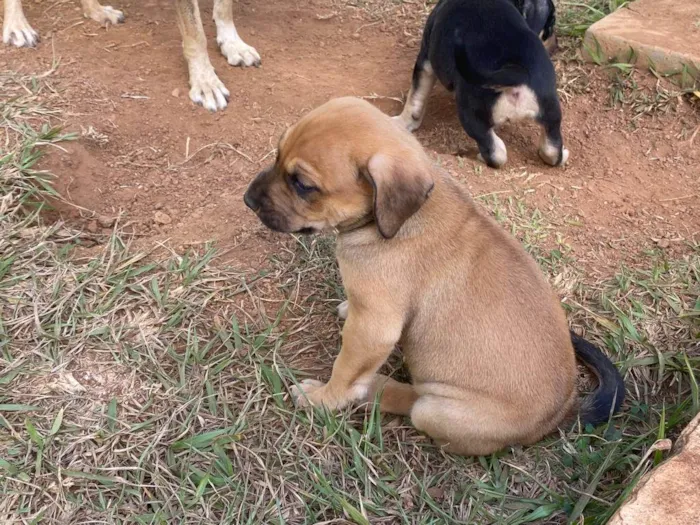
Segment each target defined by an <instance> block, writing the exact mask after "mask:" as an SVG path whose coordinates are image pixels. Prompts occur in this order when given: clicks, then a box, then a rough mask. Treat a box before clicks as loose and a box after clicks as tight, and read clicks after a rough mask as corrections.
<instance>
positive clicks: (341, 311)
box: [338, 301, 350, 320]
mask: <svg viewBox="0 0 700 525" xmlns="http://www.w3.org/2000/svg"><path fill="white" fill-rule="evenodd" d="M349 308H350V303H348V302H347V301H343V302H342V303H340V304H339V305H338V317H340V318H341V319H343V320H345V319H347V318H348V309H349Z"/></svg>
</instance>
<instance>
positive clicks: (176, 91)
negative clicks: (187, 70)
mask: <svg viewBox="0 0 700 525" xmlns="http://www.w3.org/2000/svg"><path fill="white" fill-rule="evenodd" d="M170 94H171V95H172V96H174V97H175V98H177V97H179V96H180V88H175V89H173V92H172V93H170Z"/></svg>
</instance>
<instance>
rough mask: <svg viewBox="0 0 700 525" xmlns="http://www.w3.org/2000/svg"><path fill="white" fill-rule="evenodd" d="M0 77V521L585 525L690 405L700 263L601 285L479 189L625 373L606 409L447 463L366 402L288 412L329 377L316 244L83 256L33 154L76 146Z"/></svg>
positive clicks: (327, 277)
mask: <svg viewBox="0 0 700 525" xmlns="http://www.w3.org/2000/svg"><path fill="white" fill-rule="evenodd" d="M1 81H2V84H1V85H0V93H2V94H4V95H3V96H4V97H5V98H3V99H2V101H0V104H2V105H1V106H0V110H1V111H2V113H1V114H2V115H3V118H4V120H3V123H2V125H3V128H4V131H5V132H6V134H7V137H8V139H7V141H6V142H5V143H4V144H3V146H2V147H3V148H4V149H3V151H2V154H1V155H0V158H1V159H2V161H1V162H0V184H1V185H2V197H1V198H0V429H1V430H0V472H1V473H2V475H1V476H0V492H1V493H2V498H0V521H1V522H2V523H40V522H41V523H55V524H61V525H66V524H72V523H85V522H90V521H92V522H107V523H119V524H134V523H137V524H179V523H182V524H195V523H197V524H198V523H236V524H238V523H241V524H244V523H250V524H258V523H279V524H302V523H317V522H328V521H333V520H336V521H341V520H344V521H345V522H350V523H361V524H362V523H405V524H409V523H410V524H426V525H427V524H434V523H502V524H508V525H513V524H523V523H567V522H568V521H570V520H574V519H575V520H583V522H585V523H592V524H597V523H600V524H602V523H604V522H605V520H606V518H607V517H609V516H610V515H611V514H612V513H613V512H614V510H615V509H616V508H617V506H618V505H619V504H620V502H621V501H622V499H623V498H624V496H625V495H626V494H627V493H628V492H629V490H630V489H631V488H632V487H633V486H634V484H635V483H636V482H637V480H638V479H639V477H640V476H641V475H642V474H643V473H644V472H646V471H647V470H648V469H649V468H650V467H651V466H652V465H653V464H654V463H655V462H658V460H659V459H662V457H663V456H661V457H659V455H657V454H654V455H651V456H650V455H648V454H647V451H649V450H650V447H652V445H653V444H654V442H655V441H656V440H657V439H659V438H666V437H670V438H673V437H674V436H675V435H676V434H677V433H678V431H679V429H680V428H681V426H682V425H683V424H684V423H685V422H686V421H688V420H689V419H690V417H692V415H693V414H694V413H695V412H696V411H697V410H698V404H699V401H698V386H697V385H698V383H697V381H698V372H697V371H698V368H699V367H700V349H699V347H698V338H699V337H700V324H699V323H700V300H699V299H698V297H700V286H699V282H700V250H699V249H698V248H697V247H693V248H692V249H691V250H690V253H689V255H688V256H687V257H686V258H684V259H681V260H673V261H667V260H664V259H662V258H660V256H659V255H655V256H653V257H649V258H648V259H646V262H647V263H648V264H647V265H646V269H641V270H640V269H639V268H636V269H622V270H621V271H620V272H619V273H618V274H617V275H615V276H614V277H612V278H610V279H607V280H604V281H600V280H598V279H595V278H592V277H588V276H587V274H586V272H585V271H584V270H583V269H581V268H578V267H577V265H576V260H575V258H574V257H573V253H572V252H571V249H570V248H569V247H568V246H567V244H566V242H565V240H564V239H562V238H561V237H560V236H559V234H558V232H557V226H556V225H554V224H552V223H551V221H550V220H549V218H548V216H547V214H546V213H545V212H542V211H540V210H536V209H531V208H528V207H527V206H526V205H525V204H524V203H523V201H521V200H518V199H496V198H493V197H485V198H483V199H481V200H480V201H481V203H482V204H483V205H484V206H486V207H487V208H489V209H490V210H491V212H492V213H493V214H494V216H496V218H497V219H498V220H499V221H500V222H501V224H502V225H503V226H504V227H505V228H507V229H508V230H509V231H511V232H512V233H513V234H515V235H516V236H518V238H519V239H521V241H522V242H523V243H524V245H525V247H526V248H527V249H528V250H529V251H530V253H531V254H533V256H534V257H535V258H536V259H537V260H538V262H539V263H540V265H541V267H542V269H543V271H544V272H545V273H546V274H547V275H548V277H549V278H550V280H551V282H552V284H553V285H554V286H555V288H556V289H557V290H558V291H559V293H560V295H561V296H562V298H563V304H564V305H565V307H566V308H567V310H568V311H569V315H570V319H571V323H572V324H573V325H574V326H576V327H577V328H579V329H585V331H586V337H587V338H590V339H591V340H592V341H594V342H596V343H597V344H599V345H600V346H601V347H602V348H604V349H605V350H606V352H607V353H608V354H609V355H611V356H612V358H613V359H614V360H615V361H616V363H617V364H618V365H619V366H620V367H621V369H622V370H623V372H624V374H625V377H626V381H627V385H628V400H627V402H626V404H625V408H624V411H623V412H622V414H620V415H619V416H617V417H616V418H614V420H613V421H612V422H611V423H610V424H609V425H604V426H602V427H600V428H596V429H593V428H574V429H570V430H568V431H563V432H561V433H560V434H558V435H553V436H550V437H548V438H547V439H545V440H544V441H542V442H541V443H539V444H538V445H536V446H533V447H528V448H526V449H521V448H514V449H510V450H505V451H502V452H499V453H497V454H494V455H492V456H489V457H480V458H463V457H458V456H451V455H447V454H445V453H443V452H442V451H441V450H440V449H439V448H438V447H436V446H435V445H434V444H433V443H432V442H431V441H430V440H429V439H427V438H426V437H425V436H423V435H421V434H420V433H419V432H417V431H416V430H415V429H414V428H413V427H412V426H411V424H410V422H409V421H408V420H405V419H401V418H394V417H387V416H382V415H380V414H379V413H378V412H377V410H376V408H369V409H352V408H351V409H348V410H345V411H343V412H341V413H339V414H329V413H327V412H325V411H323V410H316V411H314V412H306V411H303V410H296V409H295V408H294V407H293V405H292V404H291V403H290V401H289V399H288V394H287V392H288V388H289V386H290V385H292V384H294V382H296V381H298V380H300V379H302V378H303V377H319V378H324V377H328V374H329V373H330V366H331V364H332V362H333V359H334V357H335V355H336V353H337V349H338V346H339V339H340V338H339V328H340V324H339V322H338V321H337V319H336V318H335V313H334V308H335V306H336V305H337V303H338V301H340V300H341V299H342V298H343V290H342V287H341V285H340V282H339V276H338V272H337V267H336V264H335V260H334V256H333V248H334V241H333V239H332V238H330V237H312V238H309V237H304V238H299V239H297V240H292V241H290V244H289V245H288V246H287V247H286V250H281V251H280V253H279V254H278V255H276V256H275V257H274V258H273V259H272V260H271V261H270V264H269V267H268V268H267V270H266V271H265V272H260V273H257V274H246V273H243V272H241V271H238V270H237V269H235V268H222V267H219V266H217V265H215V264H214V263H213V261H214V256H215V251H214V250H213V248H211V247H208V246H205V247H203V248H201V249H199V250H192V251H190V252H188V253H186V254H182V255H175V254H169V255H160V254H159V253H155V252H153V253H141V252H138V251H135V250H134V249H133V247H132V246H131V245H130V242H129V238H128V236H126V235H124V234H123V233H122V232H121V231H120V230H119V229H118V226H116V227H115V230H114V231H113V232H112V234H111V235H109V236H105V238H104V239H103V243H102V244H101V245H99V246H98V247H93V248H91V252H90V255H89V256H84V257H79V253H78V252H76V248H77V249H79V248H81V247H82V246H83V244H84V238H83V237H82V235H81V233H80V232H78V231H74V230H72V229H71V228H69V227H68V226H66V225H64V224H61V223H55V224H47V223H45V222H44V221H43V220H42V217H41V215H40V214H38V213H37V211H36V210H37V206H41V203H42V202H43V199H45V198H47V197H51V196H53V195H54V192H53V190H52V189H51V186H50V184H49V183H48V182H47V181H50V178H48V175H47V174H44V173H41V172H37V171H36V164H35V163H36V160H37V159H38V156H39V155H40V153H41V152H43V151H45V150H46V147H47V145H48V144H52V147H60V142H61V141H62V140H66V139H68V138H71V137H69V136H66V135H62V134H61V133H60V132H59V131H58V126H57V125H58V124H60V121H59V120H58V119H59V118H60V113H59V112H58V111H57V110H55V109H50V108H45V107H43V106H42V103H43V100H44V99H43V98H42V96H41V93H42V89H43V88H42V86H43V85H42V80H41V79H31V78H23V77H17V76H12V75H7V76H4V77H2V79H1ZM23 86H33V87H32V89H30V90H29V92H27V90H25V89H24V87H23ZM5 94H6V95H5ZM640 267H642V268H644V265H643V264H641V261H640ZM400 367H401V361H400V356H397V357H394V358H393V359H392V360H391V363H390V365H389V367H388V368H390V369H392V370H394V369H398V373H399V374H400V373H401V370H400ZM390 371H391V370H390ZM577 522H578V521H577Z"/></svg>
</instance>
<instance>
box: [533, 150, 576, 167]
mask: <svg viewBox="0 0 700 525" xmlns="http://www.w3.org/2000/svg"><path fill="white" fill-rule="evenodd" d="M538 153H539V154H540V158H541V159H542V160H543V161H544V162H546V163H547V164H549V165H550V166H565V165H566V163H567V161H568V160H569V150H568V149H566V148H562V150H561V162H559V163H557V161H558V160H559V152H558V151H557V150H556V148H555V149H551V148H540V149H539V151H538Z"/></svg>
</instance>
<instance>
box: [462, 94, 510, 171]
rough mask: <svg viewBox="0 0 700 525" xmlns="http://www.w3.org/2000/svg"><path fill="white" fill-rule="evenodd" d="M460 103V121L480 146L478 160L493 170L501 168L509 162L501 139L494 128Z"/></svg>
mask: <svg viewBox="0 0 700 525" xmlns="http://www.w3.org/2000/svg"><path fill="white" fill-rule="evenodd" d="M466 104H467V103H466V102H465V103H459V121H460V122H461V123H462V127H463V128H464V131H466V132H467V134H468V135H469V136H470V137H471V138H473V139H474V140H475V141H476V143H477V145H478V146H479V154H478V155H477V159H478V160H480V161H481V162H484V163H485V164H486V165H487V166H489V167H491V168H500V167H501V166H503V165H504V164H505V163H506V162H507V161H508V151H507V150H506V145H505V144H504V142H503V141H502V140H501V137H499V136H498V135H496V133H495V132H494V130H493V127H491V125H490V124H489V123H487V122H484V121H483V120H482V119H481V118H479V117H477V116H476V115H475V114H474V112H473V111H471V110H470V109H469V107H468V106H467V105H466Z"/></svg>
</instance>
